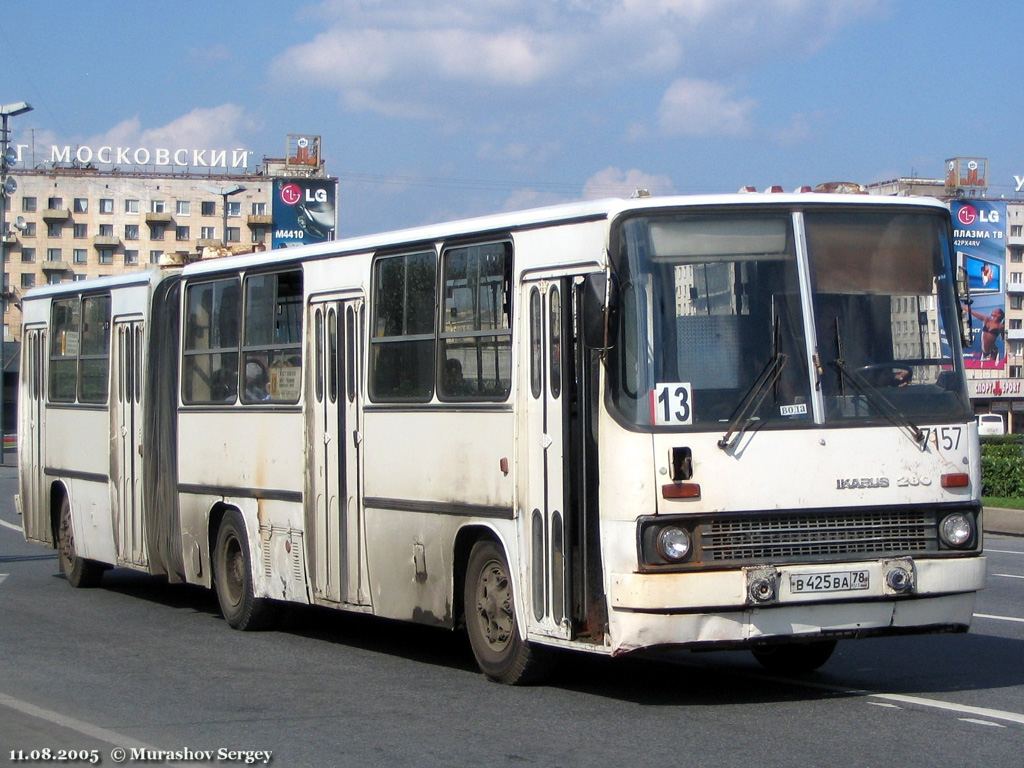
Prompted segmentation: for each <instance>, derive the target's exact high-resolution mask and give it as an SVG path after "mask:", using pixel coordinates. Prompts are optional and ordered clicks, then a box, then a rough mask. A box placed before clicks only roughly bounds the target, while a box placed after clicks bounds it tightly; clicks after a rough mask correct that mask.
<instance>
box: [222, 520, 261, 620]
mask: <svg viewBox="0 0 1024 768" xmlns="http://www.w3.org/2000/svg"><path fill="white" fill-rule="evenodd" d="M213 579H214V587H215V589H216V591H217V602H218V603H220V612H221V613H222V614H223V616H224V620H225V621H227V623H228V625H229V626H230V627H232V628H233V629H241V630H257V629H265V628H266V627H267V626H269V625H270V623H271V622H272V619H273V605H272V602H271V601H270V600H267V599H266V598H259V597H256V596H255V592H254V590H253V583H252V561H251V559H250V555H249V540H248V537H247V536H246V533H245V523H244V522H243V521H242V517H241V515H240V514H239V513H238V512H237V511H235V510H231V511H229V512H228V513H227V514H226V515H225V516H224V519H223V520H222V521H221V524H220V528H219V529H218V531H217V544H216V546H215V548H214V555H213Z"/></svg>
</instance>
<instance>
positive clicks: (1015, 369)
mask: <svg viewBox="0 0 1024 768" xmlns="http://www.w3.org/2000/svg"><path fill="white" fill-rule="evenodd" d="M1020 370H1021V366H1019V365H1011V366H1010V378H1011V379H1019V378H1020V377H1021V376H1020Z"/></svg>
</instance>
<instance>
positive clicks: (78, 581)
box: [57, 496, 104, 589]
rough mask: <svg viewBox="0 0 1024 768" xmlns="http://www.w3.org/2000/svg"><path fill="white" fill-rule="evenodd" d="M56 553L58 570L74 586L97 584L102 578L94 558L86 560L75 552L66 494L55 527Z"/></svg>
mask: <svg viewBox="0 0 1024 768" xmlns="http://www.w3.org/2000/svg"><path fill="white" fill-rule="evenodd" d="M57 553H58V561H59V563H60V572H61V573H63V574H64V578H65V579H67V580H68V584H70V585H71V586H72V587H75V588H82V589H84V588H88V587H96V586H99V583H100V579H102V578H103V570H104V569H103V566H102V565H101V564H100V563H97V562H96V561H95V560H87V559H86V558H84V557H79V556H78V555H77V554H75V531H74V527H73V526H72V525H71V501H70V500H69V499H68V497H67V496H63V497H61V500H60V523H59V527H58V529H57Z"/></svg>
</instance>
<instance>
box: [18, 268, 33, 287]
mask: <svg viewBox="0 0 1024 768" xmlns="http://www.w3.org/2000/svg"><path fill="white" fill-rule="evenodd" d="M35 284H36V276H35V273H33V272H22V273H21V287H22V288H34V287H35Z"/></svg>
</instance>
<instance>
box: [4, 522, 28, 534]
mask: <svg viewBox="0 0 1024 768" xmlns="http://www.w3.org/2000/svg"><path fill="white" fill-rule="evenodd" d="M0 525H2V526H3V527H4V528H10V529H11V530H12V531H17V532H18V533H24V531H23V530H22V528H21V526H20V525H15V524H14V523H8V522H7V521H6V520H0Z"/></svg>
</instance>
